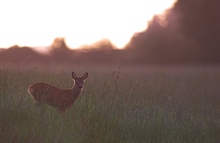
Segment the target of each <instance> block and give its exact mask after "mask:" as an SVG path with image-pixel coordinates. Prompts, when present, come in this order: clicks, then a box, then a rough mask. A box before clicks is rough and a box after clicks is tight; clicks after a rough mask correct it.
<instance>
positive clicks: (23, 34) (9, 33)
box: [0, 0, 175, 48]
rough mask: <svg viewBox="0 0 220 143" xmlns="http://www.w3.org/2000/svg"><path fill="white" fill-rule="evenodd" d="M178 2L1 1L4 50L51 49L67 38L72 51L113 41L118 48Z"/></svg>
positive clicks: (0, 33)
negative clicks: (54, 42) (44, 47)
mask: <svg viewBox="0 0 220 143" xmlns="http://www.w3.org/2000/svg"><path fill="white" fill-rule="evenodd" d="M174 2H175V0H128V1H126V0H5V1H0V18H1V23H0V47H3V48H6V47H10V46H12V45H15V44H17V45H19V46H33V47H37V46H48V45H50V44H51V43H52V42H53V40H54V38H56V37H65V39H66V43H67V45H68V46H69V47H71V48H77V47H80V46H82V45H85V44H92V43H94V42H97V41H99V40H101V39H106V38H107V39H109V40H110V41H111V42H112V43H113V44H115V45H116V46H117V47H119V48H122V47H123V46H124V45H125V44H127V43H128V42H129V40H130V38H131V37H132V35H133V34H134V33H135V32H139V31H142V30H145V29H146V27H147V22H148V21H149V20H151V19H152V17H153V16H154V15H155V14H161V13H163V12H164V10H165V9H167V8H170V7H171V6H172V5H173V4H174Z"/></svg>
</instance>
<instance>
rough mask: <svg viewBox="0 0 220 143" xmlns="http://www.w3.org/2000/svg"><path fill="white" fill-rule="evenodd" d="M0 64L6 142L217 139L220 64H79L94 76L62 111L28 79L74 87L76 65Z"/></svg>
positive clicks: (201, 142) (1, 134) (195, 142)
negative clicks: (36, 94) (38, 99)
mask: <svg viewBox="0 0 220 143" xmlns="http://www.w3.org/2000/svg"><path fill="white" fill-rule="evenodd" d="M0 68H1V69H0V140H1V142H4V143H51V142H53V143H61V142H63V143H64V142H65V143H73V142H74V143H220V68H210V67H209V68H201V67H200V68H195V67H193V68H189V67H188V68H178V67H169V68H167V67H154V68H150V67H149V68H146V69H144V68H135V69H132V68H123V67H121V68H120V67H119V68H117V67H116V68H114V67H113V68H110V69H107V68H106V69H101V68H99V69H95V68H87V69H86V68H85V69H83V68H81V69H80V70H78V71H76V73H78V74H81V75H82V74H83V73H84V72H86V71H88V72H89V73H90V77H89V79H88V80H87V81H86V85H85V88H84V90H83V92H82V94H81V96H80V97H79V98H78V100H77V101H76V103H75V104H74V106H73V107H72V108H70V109H69V110H67V112H66V113H65V114H60V113H59V112H58V111H57V110H56V109H54V108H52V107H50V106H47V105H46V106H43V107H41V108H39V107H37V106H36V105H35V104H34V102H33V100H32V98H31V97H30V96H29V94H28V93H27V87H28V86H29V85H31V84H32V83H34V82H37V81H45V82H48V83H50V84H53V85H56V86H59V87H62V88H68V87H71V86H72V79H71V70H72V69H71V68H66V69H65V68H59V69H57V70H56V68H53V70H52V69H40V68H37V69H35V68H24V69H21V68H10V67H0ZM54 71H56V72H54Z"/></svg>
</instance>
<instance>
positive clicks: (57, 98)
mask: <svg viewBox="0 0 220 143" xmlns="http://www.w3.org/2000/svg"><path fill="white" fill-rule="evenodd" d="M88 75H89V73H88V72H86V73H85V74H84V75H83V76H77V75H76V74H75V73H74V72H72V79H73V83H74V84H73V87H72V88H70V89H62V88H58V87H56V86H53V85H50V84H48V83H45V82H41V81H40V82H37V83H34V84H32V85H30V86H29V87H28V93H29V94H30V95H31V96H32V98H33V99H34V102H35V103H36V104H37V105H38V106H39V105H41V104H43V103H44V104H47V105H50V106H52V107H54V108H57V109H58V110H59V111H60V112H65V111H66V110H67V109H68V108H70V107H72V106H73V104H74V103H75V101H76V99H77V98H78V97H79V95H80V93H81V91H82V90H83V86H84V82H85V80H86V79H87V78H88Z"/></svg>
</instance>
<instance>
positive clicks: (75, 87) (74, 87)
mask: <svg viewBox="0 0 220 143" xmlns="http://www.w3.org/2000/svg"><path fill="white" fill-rule="evenodd" d="M81 91H82V89H80V88H78V87H77V86H75V85H74V86H73V87H72V94H73V96H76V97H78V96H79V94H80V93H81Z"/></svg>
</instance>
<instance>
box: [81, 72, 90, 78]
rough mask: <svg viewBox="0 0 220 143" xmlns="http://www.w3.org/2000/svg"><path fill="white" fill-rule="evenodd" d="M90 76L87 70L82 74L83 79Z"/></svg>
mask: <svg viewBox="0 0 220 143" xmlns="http://www.w3.org/2000/svg"><path fill="white" fill-rule="evenodd" d="M88 76H89V73H88V72H86V73H85V74H84V75H83V76H82V78H83V80H85V79H87V78H88Z"/></svg>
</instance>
